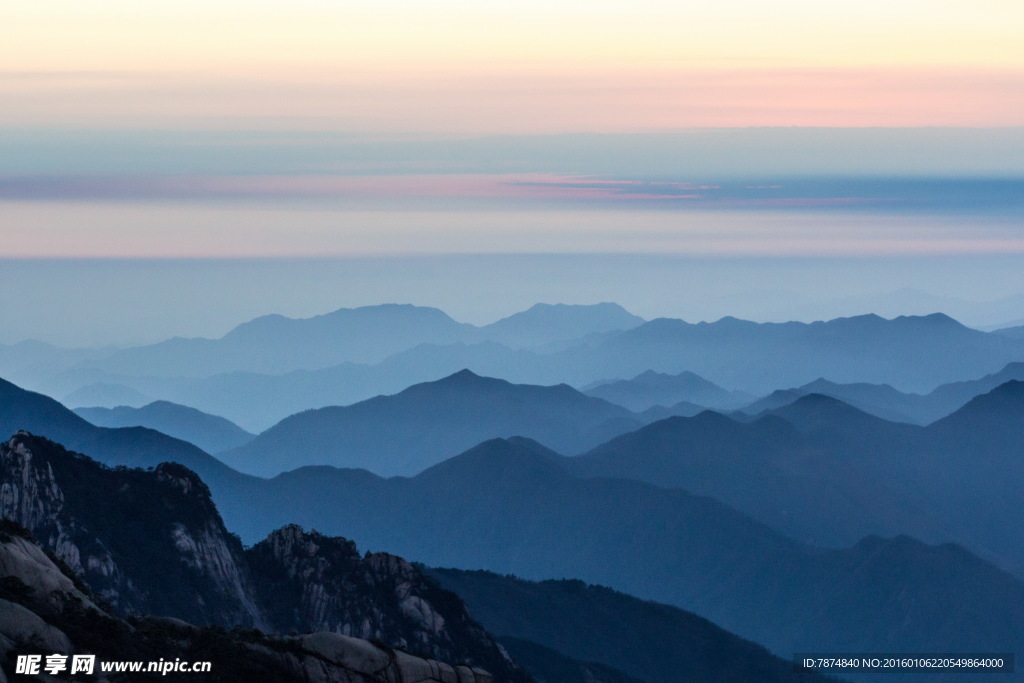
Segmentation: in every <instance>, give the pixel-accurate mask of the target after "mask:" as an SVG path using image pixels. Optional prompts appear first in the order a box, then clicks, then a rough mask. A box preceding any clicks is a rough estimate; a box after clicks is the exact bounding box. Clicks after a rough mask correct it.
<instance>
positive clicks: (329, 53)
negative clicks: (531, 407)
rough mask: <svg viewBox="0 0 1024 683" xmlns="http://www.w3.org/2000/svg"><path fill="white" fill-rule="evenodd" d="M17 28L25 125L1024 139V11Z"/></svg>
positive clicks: (10, 60)
mask: <svg viewBox="0 0 1024 683" xmlns="http://www.w3.org/2000/svg"><path fill="white" fill-rule="evenodd" d="M0 26H2V28H0V35H2V38H3V39H2V40H0V65H2V67H0V87H2V88H3V90H4V93H5V95H6V96H5V98H4V107H3V108H2V109H0V124H5V125H13V126H25V125H33V126H37V125H48V126H57V127H61V126H73V127H77V126H86V127H107V126H117V127H126V126H127V127H142V128H154V127H155V128H166V127H179V126H185V127H198V128H228V129H232V128H237V127H239V126H240V125H242V126H246V127H257V128H277V129H280V128H287V129H310V128H313V129H328V130H359V131H390V132H394V131H403V132H423V131H426V132H434V133H437V132H448V133H457V134H463V135H464V134H484V133H556V132H579V131H591V132H622V131H647V130H665V129H673V128H679V127H695V126H696V127H702V126H751V125H753V126H765V125H768V126H808V125H809V126H821V125H825V126H917V125H955V126H1005V125H1022V124H1024V118H1022V117H1024V91H1022V88H1021V87H1020V84H1021V75H1022V74H1024V50H1022V49H1021V45H1020V32H1021V27H1022V26H1024V5H1022V4H1021V3H1020V2H1017V1H1015V0H1005V1H1002V0H861V1H860V2H841V3H840V2H820V1H815V0H780V1H778V2H771V3H766V2H761V1H759V0H722V1H720V2H715V3H679V2H670V1H667V0H639V1H635V2H629V3H625V2H621V1H616V2H610V1H599V0H588V1H586V2H584V1H582V0H580V1H576V0H569V1H566V0H563V1H560V2H551V1H550V0H548V1H545V2H541V1H540V0H526V1H520V2H516V3H481V2H469V1H468V0H440V1H438V0H435V1H432V2H429V3H424V2H412V1H409V0H384V1H382V2H374V3H353V2H338V1H336V0H289V1H287V2H286V1H284V0H272V1H268V0H247V1H245V2H243V1H241V0H237V1H236V0H208V1H200V0H182V1H179V2H174V3H146V2H142V3H140V2H135V1H133V0H93V1H91V2H80V1H79V0H39V1H37V2H31V3H5V6H4V8H3V9H2V10H0Z"/></svg>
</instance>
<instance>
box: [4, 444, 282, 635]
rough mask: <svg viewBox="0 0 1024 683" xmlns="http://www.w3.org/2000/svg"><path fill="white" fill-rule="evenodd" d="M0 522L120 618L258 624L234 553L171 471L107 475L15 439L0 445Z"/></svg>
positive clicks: (196, 490) (198, 486)
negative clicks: (27, 535) (34, 542)
mask: <svg viewBox="0 0 1024 683" xmlns="http://www.w3.org/2000/svg"><path fill="white" fill-rule="evenodd" d="M0 514H2V515H3V516H4V517H6V518H8V519H12V520H14V521H16V522H18V523H19V524H21V525H22V526H24V527H25V528H27V529H28V530H29V531H30V532H31V533H32V535H33V537H35V538H37V539H38V540H39V542H40V543H41V544H42V546H43V547H45V548H46V549H48V550H50V551H51V552H52V553H54V555H56V556H57V557H58V558H59V559H60V560H61V561H63V562H64V563H65V564H67V565H68V567H70V568H71V569H72V571H74V572H75V573H76V574H77V575H78V576H80V577H81V578H82V579H83V580H84V581H85V582H86V583H88V584H89V585H90V586H91V587H92V588H93V590H95V591H96V593H97V595H98V596H99V597H100V598H102V599H103V600H104V601H106V602H107V603H109V604H110V605H111V607H112V608H113V609H115V610H117V611H118V612H120V613H128V612H138V613H142V614H152V613H155V614H166V615H168V616H175V617H180V618H183V619H191V620H195V621H200V622H204V623H219V624H224V625H231V626H234V625H239V624H240V625H243V626H256V627H259V626H263V625H264V624H265V620H264V619H263V616H262V614H261V613H260V610H259V609H258V608H257V607H256V605H255V604H254V603H253V601H252V599H251V596H252V595H253V589H252V584H251V581H250V580H249V578H248V572H247V569H246V567H245V563H244V561H243V559H242V546H241V543H240V542H239V541H238V539H237V538H236V537H234V536H232V535H231V534H229V533H228V532H227V530H226V529H225V528H224V524H223V522H221V520H220V517H219V515H217V512H216V508H215V507H214V506H213V503H212V501H211V500H210V496H209V490H208V489H207V488H206V485H205V484H204V483H203V482H202V481H201V480H200V479H199V478H198V477H197V476H196V475H195V474H194V473H193V472H191V471H190V470H188V469H186V468H185V467H182V466H181V465H175V464H163V465H159V466H158V467H157V468H156V469H155V470H154V471H153V472H145V471H142V470H129V469H125V468H108V467H105V466H104V465H101V464H99V463H97V462H95V461H93V460H91V459H89V458H87V457H85V456H82V455H77V454H73V453H70V452H68V451H66V450H64V449H63V448H62V447H60V446H59V445H57V444H54V443H52V442H50V441H48V440H46V439H42V438H40V437H35V436H32V435H30V434H27V433H25V432H19V433H18V434H16V435H15V436H14V437H12V438H11V440H10V441H9V442H8V443H7V444H0Z"/></svg>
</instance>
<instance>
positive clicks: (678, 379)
mask: <svg viewBox="0 0 1024 683" xmlns="http://www.w3.org/2000/svg"><path fill="white" fill-rule="evenodd" d="M582 391H583V393H585V394H587V395H588V396H594V397H596V398H603V399H604V400H606V401H609V402H611V403H616V404H618V405H620V406H624V407H626V408H629V409H630V410H632V411H635V412H643V411H645V410H648V409H650V408H653V407H655V406H662V407H665V408H668V407H671V406H674V405H678V404H679V403H681V402H684V401H685V402H686V403H691V404H696V405H700V406H704V407H705V408H722V409H732V408H737V407H739V406H741V405H743V404H744V403H746V402H748V401H749V400H750V398H751V397H750V396H749V394H745V393H743V392H737V391H726V390H725V389H723V388H722V387H720V386H718V385H717V384H715V383H713V382H709V381H707V380H706V379H704V378H703V377H701V376H699V375H697V374H695V373H692V372H690V371H688V370H684V371H683V372H681V373H679V374H677V375H667V374H664V373H660V372H654V371H653V370H646V371H644V372H642V373H641V374H639V375H637V376H636V377H634V378H633V379H630V380H611V381H604V382H599V383H596V384H590V385H587V386H585V387H583V388H582Z"/></svg>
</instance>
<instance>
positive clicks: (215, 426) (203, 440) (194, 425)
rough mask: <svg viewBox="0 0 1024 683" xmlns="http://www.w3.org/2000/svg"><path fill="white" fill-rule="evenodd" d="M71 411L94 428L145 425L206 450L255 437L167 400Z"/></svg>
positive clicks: (238, 444)
mask: <svg viewBox="0 0 1024 683" xmlns="http://www.w3.org/2000/svg"><path fill="white" fill-rule="evenodd" d="M74 412H75V414H76V415H78V416H79V417H82V418H85V419H86V420H88V421H89V422H91V423H93V424H94V425H96V426H98V427H135V426H139V427H149V428H150V429H155V430H157V431H159V432H163V433H164V434H167V435H168V436H173V437H174V438H176V439H181V440H183V441H188V442H189V443H194V444H195V445H197V446H199V447H200V448H202V449H203V450H204V451H206V452H208V453H217V452H219V451H224V450H227V449H229V448H236V447H238V446H241V445H242V444H244V443H247V442H249V441H251V440H252V439H253V438H254V437H255V436H256V435H255V434H250V433H249V432H247V431H245V430H244V429H242V428H241V427H239V426H238V425H236V424H235V423H233V422H231V421H230V420H226V419H224V418H223V417H219V416H217V415H210V414H208V413H204V412H202V411H199V410H196V409H195V408H189V407H188V406H182V405H178V404H176V403H171V402H170V401H154V402H152V403H148V404H146V405H144V406H142V407H141V408H130V407H128V406H118V407H117V408H76V409H75V411H74Z"/></svg>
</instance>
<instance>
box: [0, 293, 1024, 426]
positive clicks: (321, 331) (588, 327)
mask: <svg viewBox="0 0 1024 683" xmlns="http://www.w3.org/2000/svg"><path fill="white" fill-rule="evenodd" d="M1021 358H1024V340H1021V339H1019V338H1016V337H1014V336H1013V335H1011V334H1001V333H986V332H981V331H978V330H973V329H969V328H967V327H964V326H963V325H961V324H959V323H957V322H956V321H954V320H952V319H951V318H949V317H947V316H944V315H941V314H934V315H929V316H908V317H899V318H894V319H892V320H885V319H883V318H880V317H878V316H872V315H865V316H858V317H854V318H839V319H836V320H831V321H827V322H815V323H796V322H790V323H753V322H749V321H742V320H737V319H735V318H723V319H721V320H719V321H716V322H713V323H688V322H685V321H682V320H675V319H665V318H662V319H657V320H651V321H646V322H645V321H643V320H641V319H640V318H637V317H636V316H633V315H631V314H629V313H628V312H626V311H624V310H623V309H621V308H620V307H618V306H615V305H614V304H599V305H595V306H546V305H538V306H535V307H533V308H531V309H530V310H528V311H524V312H523V313H520V314H516V315H514V316H510V317H509V318H506V319H503V320H501V321H498V322H496V323H493V324H491V325H488V326H483V327H474V326H472V325H467V324H464V323H458V322H456V321H454V320H452V319H451V318H449V317H448V316H447V315H445V314H444V313H443V312H441V311H439V310H437V309H431V308H423V307H414V306H396V305H386V306H370V307H364V308H357V309H340V310H338V311H335V312H333V313H329V314H325V315H323V316H317V317H314V318H306V319H290V318H285V317H283V316H266V317H263V318H257V319H255V320H253V321H251V322H249V323H246V324H244V325H241V326H239V327H238V328H236V329H235V330H232V331H231V332H229V333H228V334H227V335H225V336H224V337H222V338H221V339H173V340H168V341H167V342H162V343H160V344H156V345H150V346H145V347H136V348H131V349H121V350H114V349H107V350H63V349H55V348H53V347H48V346H46V345H42V344H38V343H35V344H30V343H23V344H19V345H14V346H5V347H0V376H4V377H7V378H8V379H13V380H15V381H17V382H19V383H20V384H22V385H24V386H29V387H31V388H33V389H36V390H40V391H43V392H45V393H47V394H49V395H55V396H62V397H68V400H69V402H70V403H71V405H74V406H76V407H79V406H81V407H95V406H103V407H115V406H117V405H120V404H124V405H128V406H134V407H139V406H141V405H143V404H145V403H149V402H152V401H153V400H157V399H159V400H166V401H171V402H176V403H180V404H183V405H187V406H190V407H193V408H198V409H200V410H203V411H206V412H210V413H213V414H215V415H220V416H223V417H225V418H227V419H230V420H232V421H233V422H235V423H237V424H239V425H241V426H242V427H243V428H245V429H247V430H249V431H263V430H265V429H266V428H268V427H270V426H271V425H273V424H274V423H276V422H278V421H280V420H281V419H283V418H284V417H286V416H288V415H290V414H293V413H296V412H299V411H302V410H306V409H311V408H321V407H324V406H329V405H347V404H351V403H354V402H357V401H360V400H364V399H367V398H372V397H373V396H376V395H378V394H390V393H395V392H398V391H401V390H402V389H404V388H406V387H408V386H410V385H412V384H415V383H418V382H424V381H431V380H436V379H439V378H441V377H444V376H447V375H450V374H452V373H454V372H457V371H459V370H461V369H470V370H472V371H473V372H475V373H477V374H480V375H487V376H493V377H501V378H503V379H506V380H509V381H513V382H518V383H532V384H544V385H551V384H559V383H566V384H570V385H573V386H579V387H583V386H589V385H592V384H594V383H595V382H600V381H606V380H608V379H609V378H618V379H628V378H630V377H634V376H636V375H638V374H641V373H643V372H646V371H653V372H655V373H660V374H669V375H677V374H679V373H682V372H693V373H696V374H698V375H700V376H701V377H702V378H705V379H707V380H709V381H711V382H713V383H715V384H717V385H719V386H721V387H726V388H727V392H735V391H740V392H743V393H746V394H752V395H754V396H757V395H763V394H766V393H768V392H770V391H773V390H775V389H778V388H782V387H798V386H802V385H804V384H807V383H809V382H813V381H814V380H816V379H818V378H821V377H825V378H828V380H830V381H832V382H837V383H843V384H849V383H873V384H886V383H888V384H891V385H892V386H894V387H896V388H897V389H898V390H900V391H904V392H907V391H913V392H930V391H932V390H933V389H934V388H935V387H937V386H939V385H941V384H945V383H949V382H956V381H966V380H970V379H973V378H977V377H980V376H982V375H984V374H991V373H995V372H998V371H999V370H1000V369H1001V368H1003V367H1005V366H1006V365H1007V364H1008V363H1011V362H1015V361H1019V360H1020V359H1021ZM240 395H244V396H247V397H249V399H250V400H247V401H238V400H237V397H238V396H240ZM740 395H742V394H740ZM695 403H697V404H699V405H705V406H707V404H704V403H701V401H695ZM731 407H738V406H731Z"/></svg>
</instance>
